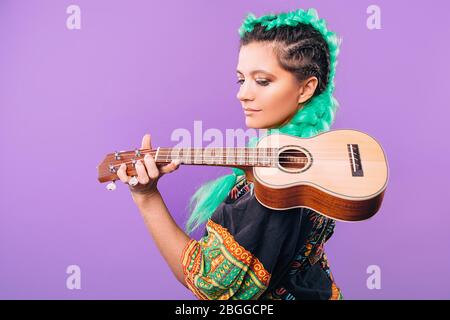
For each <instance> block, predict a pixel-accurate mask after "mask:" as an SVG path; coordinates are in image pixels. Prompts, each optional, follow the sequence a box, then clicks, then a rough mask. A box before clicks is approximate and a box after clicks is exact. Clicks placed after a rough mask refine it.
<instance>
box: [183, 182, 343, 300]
mask: <svg viewBox="0 0 450 320" xmlns="http://www.w3.org/2000/svg"><path fill="white" fill-rule="evenodd" d="M334 227H335V221H334V220H332V219H329V218H327V217H325V216H322V215H320V214H318V213H316V212H315V211H313V210H311V209H307V208H292V209H286V210H274V209H269V208H266V207H264V206H263V205H261V204H260V203H259V202H258V201H257V199H256V198H255V195H254V193H253V183H251V182H248V181H247V180H246V179H245V176H240V177H238V180H237V183H236V184H235V186H234V188H233V189H232V190H231V192H230V193H229V195H228V197H227V198H226V199H225V201H223V202H222V203H221V204H220V205H219V207H218V208H217V209H216V211H215V212H214V214H213V215H212V216H211V218H210V219H209V220H208V221H207V223H206V230H205V233H204V236H203V237H202V238H201V239H200V240H198V241H197V240H195V239H191V240H190V241H189V243H188V244H187V245H186V247H185V248H184V249H183V252H182V256H181V261H182V266H183V272H184V275H185V280H186V284H187V286H188V287H189V289H190V290H191V291H192V292H193V293H194V295H195V296H196V297H197V298H199V299H202V300H226V299H233V300H250V299H251V300H273V299H275V300H306V299H333V300H335V299H343V296H342V293H341V290H340V289H339V288H338V287H337V285H336V284H335V282H334V279H333V275H332V273H331V271H330V268H329V265H328V261H327V257H326V255H325V253H324V250H323V246H324V244H325V242H326V241H327V240H328V239H329V238H330V237H331V235H332V234H333V231H334Z"/></svg>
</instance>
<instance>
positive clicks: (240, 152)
mask: <svg viewBox="0 0 450 320" xmlns="http://www.w3.org/2000/svg"><path fill="white" fill-rule="evenodd" d="M236 163H237V164H238V165H243V164H245V149H244V148H236Z"/></svg>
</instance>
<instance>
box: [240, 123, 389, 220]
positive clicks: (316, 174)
mask: <svg viewBox="0 0 450 320" xmlns="http://www.w3.org/2000/svg"><path fill="white" fill-rule="evenodd" d="M257 147H258V148H259V147H263V148H264V147H269V148H279V150H278V154H277V155H276V157H275V161H277V166H275V167H242V169H243V170H244V171H245V175H246V178H247V180H249V181H251V182H253V183H254V193H255V197H256V199H257V200H258V201H259V202H260V203H261V204H262V205H264V206H265V207H268V208H271V209H275V210H286V209H290V208H297V207H306V208H309V209H312V210H314V211H316V212H318V213H320V214H322V215H325V216H327V217H329V218H332V219H335V220H342V221H347V222H348V221H361V220H366V219H368V218H370V217H372V216H373V215H374V214H375V213H376V212H377V211H378V209H379V208H380V206H381V203H382V200H383V196H384V191H385V189H386V186H387V181H388V165H387V160H386V156H385V153H384V151H383V149H382V147H381V145H380V144H379V143H378V142H377V141H376V140H375V139H374V138H372V137H371V136H369V135H367V134H365V133H363V132H360V131H357V130H350V129H348V130H347V129H342V130H334V131H328V132H324V133H321V134H319V135H316V136H314V137H312V138H299V137H296V136H291V135H287V134H273V135H268V136H266V137H263V138H262V139H261V140H260V141H259V143H258V145H257Z"/></svg>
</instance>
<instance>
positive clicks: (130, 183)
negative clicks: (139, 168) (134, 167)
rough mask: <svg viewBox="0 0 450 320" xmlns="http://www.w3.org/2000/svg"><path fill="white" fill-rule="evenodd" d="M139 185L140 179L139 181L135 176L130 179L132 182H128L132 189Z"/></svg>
mask: <svg viewBox="0 0 450 320" xmlns="http://www.w3.org/2000/svg"><path fill="white" fill-rule="evenodd" d="M138 183H139V181H138V179H137V178H136V177H135V176H133V177H132V178H131V179H130V181H128V184H129V185H130V186H132V187H134V186H136V185H137V184H138Z"/></svg>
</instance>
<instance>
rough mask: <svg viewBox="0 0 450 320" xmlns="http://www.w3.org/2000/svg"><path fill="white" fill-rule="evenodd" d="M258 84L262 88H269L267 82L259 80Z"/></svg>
mask: <svg viewBox="0 0 450 320" xmlns="http://www.w3.org/2000/svg"><path fill="white" fill-rule="evenodd" d="M256 82H257V83H258V84H259V85H261V86H267V85H268V84H269V81H267V80H257V81H256Z"/></svg>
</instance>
